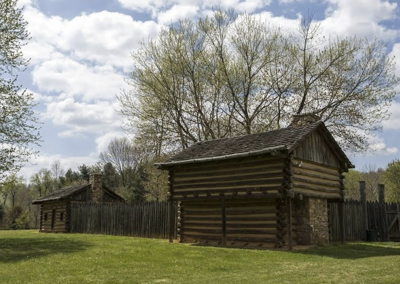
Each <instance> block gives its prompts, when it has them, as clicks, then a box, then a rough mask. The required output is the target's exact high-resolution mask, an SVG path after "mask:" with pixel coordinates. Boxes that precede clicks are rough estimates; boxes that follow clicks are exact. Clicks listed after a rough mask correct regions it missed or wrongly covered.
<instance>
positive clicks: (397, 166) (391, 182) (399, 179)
mask: <svg viewBox="0 0 400 284" xmlns="http://www.w3.org/2000/svg"><path fill="white" fill-rule="evenodd" d="M383 179H384V184H385V191H386V193H385V199H386V201H389V202H400V160H399V159H395V160H393V161H391V162H390V163H389V164H388V165H387V167H386V169H385V172H384V174H383Z"/></svg>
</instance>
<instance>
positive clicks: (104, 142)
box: [96, 131, 126, 154]
mask: <svg viewBox="0 0 400 284" xmlns="http://www.w3.org/2000/svg"><path fill="white" fill-rule="evenodd" d="M125 136H126V135H125V134H124V133H123V132H122V131H112V132H107V133H105V134H104V135H102V136H99V137H97V138H96V145H97V147H96V150H97V154H100V152H104V151H106V150H107V147H108V145H109V144H110V142H111V141H112V140H114V139H115V138H121V137H125Z"/></svg>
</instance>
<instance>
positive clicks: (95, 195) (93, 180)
mask: <svg viewBox="0 0 400 284" xmlns="http://www.w3.org/2000/svg"><path fill="white" fill-rule="evenodd" d="M102 177H103V175H102V174H99V173H97V174H91V175H90V178H89V183H90V185H91V187H90V190H91V194H90V195H91V197H92V200H91V201H92V202H95V203H99V202H102V201H103V189H102V187H103V182H102Z"/></svg>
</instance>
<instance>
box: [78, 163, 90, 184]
mask: <svg viewBox="0 0 400 284" xmlns="http://www.w3.org/2000/svg"><path fill="white" fill-rule="evenodd" d="M78 170H79V172H80V177H81V179H82V180H84V181H86V182H89V178H90V173H91V170H90V167H89V166H87V165H85V164H82V165H81V166H78Z"/></svg>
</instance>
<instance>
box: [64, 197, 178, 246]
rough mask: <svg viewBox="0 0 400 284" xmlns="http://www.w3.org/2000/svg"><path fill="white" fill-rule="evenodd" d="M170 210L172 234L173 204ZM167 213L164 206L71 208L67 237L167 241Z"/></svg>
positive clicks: (174, 225) (105, 205)
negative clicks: (94, 236)
mask: <svg viewBox="0 0 400 284" xmlns="http://www.w3.org/2000/svg"><path fill="white" fill-rule="evenodd" d="M173 206H174V207H175V208H174V210H173V212H175V213H173V214H174V216H173V218H172V220H174V224H173V228H174V232H176V223H177V221H176V220H177V213H176V212H177V210H176V206H177V205H176V203H173ZM168 212H169V207H168V203H167V202H144V203H135V204H128V203H108V204H96V203H76V204H71V222H70V224H71V233H87V234H105V235H117V236H134V237H143V238H159V239H168V214H169V213H168ZM174 238H176V233H175V234H174Z"/></svg>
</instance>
